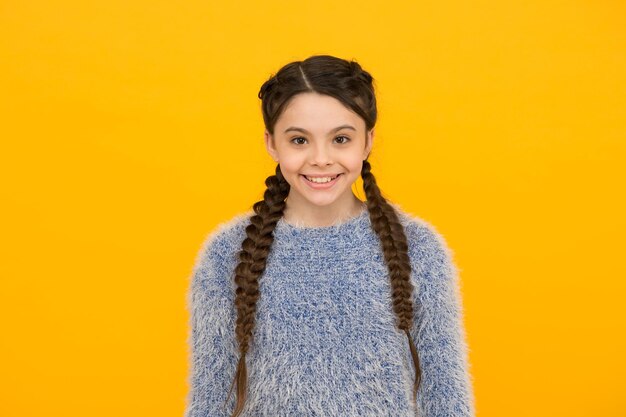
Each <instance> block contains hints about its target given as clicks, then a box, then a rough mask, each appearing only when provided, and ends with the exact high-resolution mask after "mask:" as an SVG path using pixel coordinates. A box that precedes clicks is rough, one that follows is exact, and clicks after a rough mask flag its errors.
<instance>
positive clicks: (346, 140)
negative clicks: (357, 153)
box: [335, 136, 350, 144]
mask: <svg viewBox="0 0 626 417" xmlns="http://www.w3.org/2000/svg"><path fill="white" fill-rule="evenodd" d="M339 138H343V139H345V141H344V142H342V144H343V143H348V142H350V138H349V137H347V136H337V137H336V138H335V139H339Z"/></svg>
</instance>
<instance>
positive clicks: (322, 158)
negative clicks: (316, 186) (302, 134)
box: [309, 142, 333, 166]
mask: <svg viewBox="0 0 626 417" xmlns="http://www.w3.org/2000/svg"><path fill="white" fill-rule="evenodd" d="M309 161H310V163H311V165H319V166H323V165H332V163H333V155H332V150H331V149H328V147H327V145H326V144H324V143H319V142H318V143H317V145H316V146H312V147H311V155H310V158H309Z"/></svg>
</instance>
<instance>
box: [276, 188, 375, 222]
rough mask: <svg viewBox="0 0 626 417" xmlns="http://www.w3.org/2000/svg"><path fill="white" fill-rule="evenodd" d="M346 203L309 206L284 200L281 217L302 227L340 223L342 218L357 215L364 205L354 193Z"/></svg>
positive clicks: (345, 218)
mask: <svg viewBox="0 0 626 417" xmlns="http://www.w3.org/2000/svg"><path fill="white" fill-rule="evenodd" d="M352 197H353V198H352V199H351V200H350V201H349V202H348V203H347V204H342V205H340V206H324V207H319V206H311V205H308V206H306V205H297V204H294V203H293V201H290V200H289V197H287V199H286V200H285V203H286V204H287V206H286V207H285V211H284V213H283V218H284V219H285V221H286V222H287V223H292V224H299V225H302V226H304V227H326V226H331V225H333V224H337V223H340V222H342V221H344V220H347V219H350V218H352V217H356V216H358V215H359V214H360V213H361V212H362V211H363V210H365V208H366V205H365V203H364V202H362V201H361V200H359V199H358V198H356V196H354V194H353V195H352Z"/></svg>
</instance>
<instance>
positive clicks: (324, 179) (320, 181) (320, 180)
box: [302, 174, 341, 184]
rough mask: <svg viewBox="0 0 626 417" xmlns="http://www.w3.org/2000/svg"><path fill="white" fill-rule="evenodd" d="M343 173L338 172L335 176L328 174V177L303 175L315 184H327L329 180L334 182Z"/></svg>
mask: <svg viewBox="0 0 626 417" xmlns="http://www.w3.org/2000/svg"><path fill="white" fill-rule="evenodd" d="M340 175H341V174H337V175H335V176H334V177H331V176H328V177H307V176H306V175H302V176H303V177H304V179H306V180H307V181H309V182H312V183H314V184H326V183H329V182H333V181H334V180H336V179H337V178H339V176H340Z"/></svg>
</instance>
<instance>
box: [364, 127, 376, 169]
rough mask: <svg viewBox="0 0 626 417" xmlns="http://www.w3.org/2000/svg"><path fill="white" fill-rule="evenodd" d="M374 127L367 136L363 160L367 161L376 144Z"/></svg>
mask: <svg viewBox="0 0 626 417" xmlns="http://www.w3.org/2000/svg"><path fill="white" fill-rule="evenodd" d="M374 133H375V132H374V129H373V128H372V129H371V130H370V131H369V132H367V135H366V137H365V150H364V151H363V160H364V161H365V160H366V159H367V158H368V157H369V156H370V152H372V147H373V146H374Z"/></svg>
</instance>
